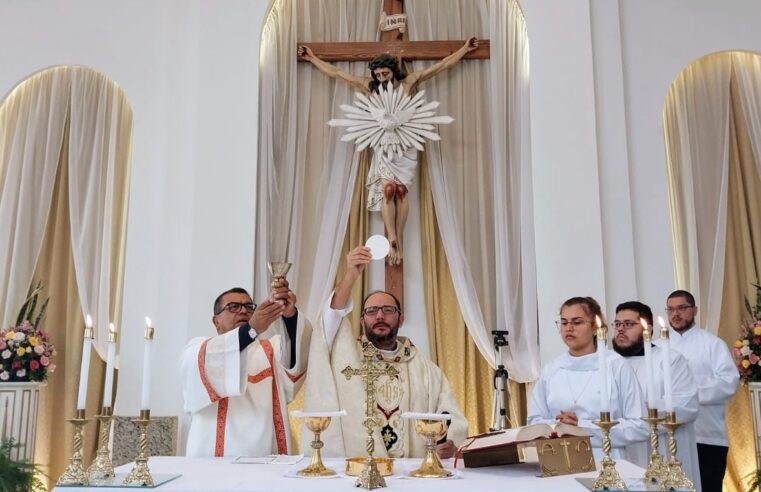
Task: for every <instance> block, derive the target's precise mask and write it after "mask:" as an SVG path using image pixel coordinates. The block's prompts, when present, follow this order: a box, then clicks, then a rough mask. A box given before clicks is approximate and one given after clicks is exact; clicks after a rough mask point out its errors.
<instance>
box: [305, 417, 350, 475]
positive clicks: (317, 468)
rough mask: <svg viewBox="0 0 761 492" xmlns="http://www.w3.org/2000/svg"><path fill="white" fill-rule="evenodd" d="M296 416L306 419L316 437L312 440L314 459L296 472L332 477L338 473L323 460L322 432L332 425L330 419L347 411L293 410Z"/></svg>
mask: <svg viewBox="0 0 761 492" xmlns="http://www.w3.org/2000/svg"><path fill="white" fill-rule="evenodd" d="M291 415H293V416H294V417H297V418H299V417H301V418H303V419H304V423H305V424H306V426H307V428H308V429H309V430H310V431H312V432H314V439H313V440H312V442H311V446H312V449H313V450H314V451H313V452H312V461H311V462H310V463H309V466H307V467H306V468H304V469H303V470H299V471H298V472H296V474H297V475H298V476H300V477H332V476H333V475H335V474H336V472H335V471H333V470H331V469H330V468H328V467H326V466H325V465H324V464H323V462H322V454H321V452H320V449H322V447H323V446H324V443H323V442H322V441H321V440H320V433H321V432H324V431H325V429H327V428H328V426H329V425H330V419H331V418H333V417H340V416H341V415H346V412H345V411H341V412H321V413H320V412H298V411H295V412H291Z"/></svg>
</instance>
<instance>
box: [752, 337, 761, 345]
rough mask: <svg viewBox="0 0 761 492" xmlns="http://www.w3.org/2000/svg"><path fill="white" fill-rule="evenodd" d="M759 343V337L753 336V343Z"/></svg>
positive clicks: (760, 339)
mask: <svg viewBox="0 0 761 492" xmlns="http://www.w3.org/2000/svg"><path fill="white" fill-rule="evenodd" d="M759 343H761V337H753V344H754V345H758V344H759Z"/></svg>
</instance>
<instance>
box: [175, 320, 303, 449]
mask: <svg viewBox="0 0 761 492" xmlns="http://www.w3.org/2000/svg"><path fill="white" fill-rule="evenodd" d="M311 333H312V327H311V326H310V324H309V321H307V320H306V318H305V316H304V315H303V313H299V316H298V322H297V328H296V340H294V341H291V340H290V339H289V337H288V334H287V332H286V328H285V324H284V323H283V321H282V320H279V321H277V322H275V323H273V324H272V326H271V327H270V328H269V329H268V330H267V331H266V332H264V333H262V334H261V335H259V336H258V337H256V339H255V340H254V342H253V343H251V344H250V345H249V346H248V347H246V348H245V349H244V350H243V351H241V350H240V345H239V340H238V330H237V329H234V330H231V331H229V332H227V333H226V334H224V335H217V336H214V337H211V338H203V337H201V338H195V339H193V340H191V341H190V342H189V343H188V345H187V346H186V347H185V350H184V351H183V353H182V355H181V358H180V370H181V372H182V377H183V383H184V387H183V393H184V398H185V411H186V412H188V413H190V416H191V420H190V430H189V433H188V444H187V453H186V454H187V456H239V455H245V456H265V455H268V454H289V452H290V451H291V442H290V441H291V436H290V428H289V425H288V413H287V404H288V403H289V402H290V401H291V400H292V399H293V397H294V395H295V394H296V392H297V391H298V389H299V387H300V386H301V384H302V383H303V381H304V377H303V376H304V374H305V371H306V365H307V356H308V347H309V343H310V339H311ZM291 343H295V345H296V361H295V364H294V365H293V367H290V368H289V367H288V366H289V363H290V354H291V350H290V348H291V347H290V344H291Z"/></svg>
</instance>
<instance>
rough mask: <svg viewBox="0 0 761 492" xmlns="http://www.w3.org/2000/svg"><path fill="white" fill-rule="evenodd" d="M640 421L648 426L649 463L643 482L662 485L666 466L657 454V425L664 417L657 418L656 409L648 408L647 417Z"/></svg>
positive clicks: (666, 469)
mask: <svg viewBox="0 0 761 492" xmlns="http://www.w3.org/2000/svg"><path fill="white" fill-rule="evenodd" d="M642 420H644V421H645V422H647V423H648V424H649V425H650V462H649V463H648V464H647V470H646V471H645V481H646V482H651V483H663V481H664V480H665V479H666V472H667V471H668V466H666V463H664V462H663V456H661V453H659V452H658V423H659V422H663V420H664V417H658V409H656V408H648V409H647V417H642Z"/></svg>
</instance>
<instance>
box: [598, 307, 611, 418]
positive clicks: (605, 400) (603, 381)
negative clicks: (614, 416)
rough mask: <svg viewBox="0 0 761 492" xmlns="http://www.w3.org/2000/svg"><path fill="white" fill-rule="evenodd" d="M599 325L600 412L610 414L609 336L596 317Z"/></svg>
mask: <svg viewBox="0 0 761 492" xmlns="http://www.w3.org/2000/svg"><path fill="white" fill-rule="evenodd" d="M595 322H596V323H597V361H598V363H599V368H598V370H599V371H600V411H601V412H610V393H609V392H608V363H607V362H608V360H607V351H608V347H607V340H606V338H607V336H606V333H605V330H604V329H603V327H602V320H601V319H600V317H599V316H595Z"/></svg>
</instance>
